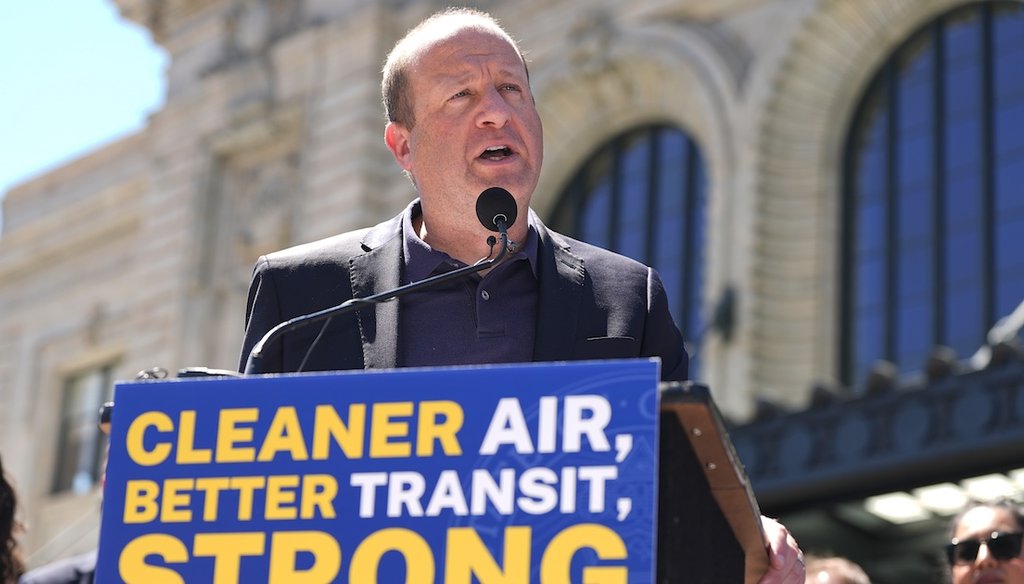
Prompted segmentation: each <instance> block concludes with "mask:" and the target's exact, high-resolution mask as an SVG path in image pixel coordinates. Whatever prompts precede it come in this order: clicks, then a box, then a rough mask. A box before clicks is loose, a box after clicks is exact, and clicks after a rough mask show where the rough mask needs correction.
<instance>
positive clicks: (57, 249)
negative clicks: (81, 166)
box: [0, 179, 145, 284]
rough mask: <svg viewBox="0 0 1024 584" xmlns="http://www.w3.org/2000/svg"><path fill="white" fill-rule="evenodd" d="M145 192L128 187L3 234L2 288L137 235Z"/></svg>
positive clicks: (141, 186) (140, 187)
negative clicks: (135, 233) (86, 252)
mask: <svg viewBox="0 0 1024 584" xmlns="http://www.w3.org/2000/svg"><path fill="white" fill-rule="evenodd" d="M144 188H145V183H144V182H143V181H142V180H141V179H140V180H134V181H131V182H128V183H124V184H121V185H118V186H115V187H112V188H109V189H107V190H105V191H103V192H101V193H97V194H96V195H95V196H92V197H88V198H86V199H83V200H81V201H78V202H76V203H73V204H71V205H68V206H67V207H66V208H64V209H61V210H60V211H59V212H56V213H52V214H50V215H48V216H46V217H44V218H42V219H39V220H37V221H33V222H32V223H30V224H26V225H25V226H23V227H20V228H18V229H14V230H12V231H11V232H9V233H4V235H3V238H0V282H4V283H5V284H12V283H13V282H15V281H16V280H17V279H19V278H23V277H25V276H27V275H30V274H32V273H33V272H35V271H38V270H39V269H40V266H46V265H48V264H51V263H54V262H56V261H61V260H62V259H67V258H73V257H75V256H76V255H80V254H82V253H83V250H88V249H90V248H93V247H95V246H97V245H100V244H103V243H108V242H110V240H112V239H114V238H117V237H123V236H126V235H129V234H131V233H133V232H135V231H137V230H138V228H139V225H140V224H141V220H142V217H141V215H140V212H139V210H138V201H139V199H140V198H141V195H142V193H143V191H144ZM55 234H60V235H59V237H58V236H56V235H55Z"/></svg>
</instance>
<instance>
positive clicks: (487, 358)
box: [398, 203, 538, 367]
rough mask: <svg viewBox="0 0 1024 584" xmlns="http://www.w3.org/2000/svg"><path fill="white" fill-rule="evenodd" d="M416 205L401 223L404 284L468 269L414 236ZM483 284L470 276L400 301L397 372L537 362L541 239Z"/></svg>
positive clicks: (531, 240) (532, 234) (530, 236)
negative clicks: (426, 368) (400, 369)
mask: <svg viewBox="0 0 1024 584" xmlns="http://www.w3.org/2000/svg"><path fill="white" fill-rule="evenodd" d="M420 212H421V211H420V207H419V204H418V203H415V204H413V205H410V206H409V208H408V209H407V210H406V212H405V216H404V217H403V219H402V223H403V225H402V235H403V240H404V241H403V251H404V254H403V257H404V266H403V268H404V269H403V273H402V284H407V283H409V282H419V281H420V280H423V279H425V278H428V277H430V276H433V275H435V274H440V273H443V272H449V271H451V270H454V269H457V268H461V267H463V266H465V264H464V263H463V262H461V261H459V260H456V259H454V258H452V257H450V256H449V255H448V254H446V253H444V252H441V251H438V250H435V249H433V248H431V247H430V246H429V245H427V243H426V242H424V241H423V240H422V239H420V238H419V236H418V235H416V232H415V230H414V229H413V226H412V221H413V218H414V217H416V216H418V215H419V214H420ZM530 215H531V217H530V218H529V219H528V220H529V222H530V228H529V229H528V231H527V236H526V241H525V242H523V244H522V245H519V246H518V247H517V249H516V251H515V252H514V253H509V254H508V255H506V256H505V259H504V260H502V262H501V263H500V264H498V266H497V267H495V268H492V269H491V270H490V271H489V272H488V273H487V275H486V276H483V277H480V275H479V274H472V275H469V276H465V277H463V278H458V279H456V280H455V281H453V282H448V283H446V284H442V285H440V286H435V287H433V288H428V289H426V290H422V291H419V292H413V293H411V294H406V295H405V296H402V297H400V298H399V299H398V302H399V303H400V304H399V308H398V365H399V366H401V367H421V366H438V365H469V364H480V363H523V362H528V361H531V360H532V358H533V341H534V335H535V333H536V320H537V297H538V286H537V245H538V244H537V239H538V238H537V231H536V229H535V228H534V225H533V220H532V213H531V214H530Z"/></svg>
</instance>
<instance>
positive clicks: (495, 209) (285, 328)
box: [245, 187, 518, 375]
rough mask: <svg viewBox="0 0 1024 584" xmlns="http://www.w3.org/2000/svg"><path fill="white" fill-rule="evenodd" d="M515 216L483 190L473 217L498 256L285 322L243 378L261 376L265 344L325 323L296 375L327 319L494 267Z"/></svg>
mask: <svg viewBox="0 0 1024 584" xmlns="http://www.w3.org/2000/svg"><path fill="white" fill-rule="evenodd" d="M517 214H518V211H517V208H516V200H515V198H514V197H513V196H512V194H511V193H509V192H508V191H507V190H505V189H503V188H501V187H491V188H488V189H485V190H484V191H483V192H482V193H480V195H479V196H478V197H477V199H476V216H477V219H478V220H479V221H480V223H481V224H482V225H483V226H484V227H486V228H487V229H488V230H490V231H495V232H497V233H498V234H499V235H500V236H501V247H500V248H499V249H498V255H497V256H495V257H493V258H492V257H491V254H488V255H487V257H485V258H483V259H481V260H479V261H477V262H476V263H475V264H473V265H471V266H464V267H462V268H459V269H457V270H452V271H450V272H445V273H443V274H438V275H436V276H431V277H429V278H427V279H425V280H420V281H419V282H411V283H409V284H406V285H404V286H399V287H398V288H394V289H391V290H385V291H384V292H380V293H378V294H373V295H372V296H367V297H365V298H350V299H349V300H346V301H345V302H342V303H341V304H338V305H337V306H332V307H330V308H325V309H323V310H319V311H317V312H311V313H309V314H303V315H301V316H297V317H295V318H292V319H289V320H286V321H284V322H282V323H279V324H278V325H277V326H275V327H274V328H272V329H270V330H269V331H267V333H266V334H265V335H263V338H261V339H260V340H259V342H258V343H256V345H255V346H253V348H252V351H250V352H249V358H248V359H247V360H246V363H245V374H246V375H251V374H258V373H263V371H262V365H263V351H264V349H265V348H266V346H267V345H268V344H270V343H271V342H273V341H274V340H276V339H277V338H278V337H280V336H282V335H283V334H285V333H287V332H290V331H293V330H295V329H297V328H300V327H303V326H306V325H309V324H312V323H314V322H319V321H321V320H327V322H325V323H324V324H323V326H322V327H321V328H320V332H319V333H318V334H317V336H316V338H315V339H313V342H312V343H310V345H309V348H308V349H306V355H305V357H303V359H302V363H300V364H299V367H298V369H297V371H302V370H303V368H305V365H306V360H307V359H309V356H310V354H311V353H312V352H313V349H314V348H316V345H317V343H319V342H320V339H321V338H322V337H323V334H324V331H325V330H327V326H328V325H329V324H330V319H331V318H333V317H335V316H339V315H342V314H345V313H347V312H352V311H354V310H358V309H360V308H364V307H366V306H367V305H373V304H378V303H381V302H387V301H389V300H394V299H395V298H398V297H399V296H403V295H405V294H408V293H410V292H417V291H419V290H423V289H425V288H430V287H432V286H437V285H439V284H443V283H445V282H448V281H450V280H454V279H456V278H461V277H463V276H466V275H469V274H475V273H476V272H480V271H483V270H486V269H487V268H490V267H492V266H494V265H496V264H498V263H499V262H500V261H501V260H503V259H504V258H505V254H506V252H507V251H508V228H509V227H510V226H511V225H512V224H513V223H515V220H516V216H517ZM495 243H496V241H495V239H494V236H491V237H489V238H488V239H487V244H488V245H489V246H491V247H492V249H493V246H494V244H495Z"/></svg>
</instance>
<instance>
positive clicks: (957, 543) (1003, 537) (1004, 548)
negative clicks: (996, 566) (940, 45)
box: [946, 531, 1024, 566]
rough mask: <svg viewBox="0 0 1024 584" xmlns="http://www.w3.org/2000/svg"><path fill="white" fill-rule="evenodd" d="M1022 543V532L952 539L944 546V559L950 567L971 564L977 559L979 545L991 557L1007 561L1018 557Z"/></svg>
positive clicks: (998, 532) (997, 532)
mask: <svg viewBox="0 0 1024 584" xmlns="http://www.w3.org/2000/svg"><path fill="white" fill-rule="evenodd" d="M1022 542H1024V531H1015V532H1013V533H1007V532H1002V531H996V532H993V533H992V535H990V536H988V537H986V538H978V537H972V538H970V539H956V538H953V541H952V542H950V543H947V544H946V558H947V559H948V560H949V565H951V566H952V565H955V564H967V563H970V562H973V561H974V560H976V559H977V558H978V550H980V549H981V544H985V547H986V548H988V553H989V554H990V555H991V556H992V557H994V558H996V559H997V560H1009V559H1012V558H1016V557H1017V556H1019V555H1020V549H1021V543H1022Z"/></svg>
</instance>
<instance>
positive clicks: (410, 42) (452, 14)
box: [380, 8, 526, 128]
mask: <svg viewBox="0 0 1024 584" xmlns="http://www.w3.org/2000/svg"><path fill="white" fill-rule="evenodd" d="M465 29H475V30H481V31H485V32H489V33H492V34H494V35H496V36H499V37H501V38H503V39H505V40H506V41H508V44H509V45H511V46H512V47H513V48H514V49H515V50H516V53H518V54H519V58H520V60H522V61H523V67H524V68H525V67H526V59H525V58H523V53H522V51H521V50H519V45H518V44H517V43H516V42H515V40H513V39H512V37H511V36H510V35H509V34H508V33H507V32H505V29H503V28H501V25H500V24H498V21H497V20H495V19H494V18H493V17H492V16H491V15H490V14H487V13H486V12H482V11H480V10H476V9H473V8H449V9H447V10H444V11H441V12H437V13H435V14H434V15H433V16H431V17H429V18H427V19H426V20H424V21H423V22H421V23H420V24H418V25H416V27H414V28H413V29H412V30H410V31H409V32H408V33H406V35H405V36H404V37H402V39H401V40H399V41H398V43H396V44H395V46H394V48H393V49H391V52H390V53H389V54H388V58H387V61H386V62H385V63H384V71H383V78H382V80H381V88H380V89H381V96H382V98H383V100H384V115H385V117H386V118H387V121H389V122H397V123H399V124H402V125H403V126H405V127H407V128H412V127H413V126H414V125H415V124H416V119H415V115H414V113H413V104H412V96H410V95H409V93H410V91H409V72H410V69H411V68H412V67H413V66H414V65H415V63H416V59H417V58H418V57H419V55H421V54H422V53H423V52H424V51H425V50H427V49H429V48H430V47H431V46H433V45H434V44H436V43H438V42H440V41H444V40H446V39H449V38H451V37H452V36H454V35H455V34H457V33H458V32H459V31H462V30H465Z"/></svg>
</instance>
